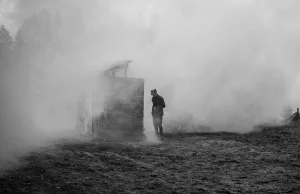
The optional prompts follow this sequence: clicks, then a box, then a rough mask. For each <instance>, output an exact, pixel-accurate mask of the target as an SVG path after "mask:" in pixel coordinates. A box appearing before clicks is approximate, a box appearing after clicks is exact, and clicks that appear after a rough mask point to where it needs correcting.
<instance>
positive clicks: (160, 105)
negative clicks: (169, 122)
mask: <svg viewBox="0 0 300 194" xmlns="http://www.w3.org/2000/svg"><path fill="white" fill-rule="evenodd" d="M151 95H152V103H153V106H152V112H151V114H152V117H153V125H154V129H155V133H156V135H157V136H158V137H159V136H160V138H161V139H163V138H164V136H163V133H164V131H163V127H162V119H163V115H164V110H163V109H164V108H165V107H166V105H165V101H164V98H163V97H161V96H160V95H158V94H157V91H156V89H154V90H151ZM158 130H159V131H158Z"/></svg>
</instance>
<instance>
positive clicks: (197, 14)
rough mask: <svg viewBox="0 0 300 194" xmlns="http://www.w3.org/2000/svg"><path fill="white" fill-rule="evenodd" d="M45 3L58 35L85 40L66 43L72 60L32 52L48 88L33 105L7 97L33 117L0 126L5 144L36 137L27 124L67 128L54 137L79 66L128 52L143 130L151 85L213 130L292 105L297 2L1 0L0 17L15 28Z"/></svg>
mask: <svg viewBox="0 0 300 194" xmlns="http://www.w3.org/2000/svg"><path fill="white" fill-rule="evenodd" d="M45 9H46V10H48V11H49V12H50V13H53V14H55V13H56V12H57V11H58V12H60V15H61V17H62V18H63V21H64V22H63V23H62V25H63V26H62V27H61V28H60V29H59V30H58V32H59V33H60V37H61V39H62V40H66V41H67V40H74V39H76V40H77V41H78V42H74V45H75V46H76V44H82V43H83V42H85V39H84V38H83V37H81V36H79V35H78V34H79V31H81V30H84V31H85V33H87V34H89V33H90V34H92V35H93V39H92V40H88V41H87V43H84V47H82V49H81V50H80V51H76V52H77V53H76V55H77V57H78V56H79V58H76V60H75V59H73V60H72V58H71V59H69V58H60V59H57V60H56V61H54V62H53V61H51V62H50V61H39V60H37V61H38V62H36V63H37V64H39V65H41V64H42V65H41V67H43V66H47V67H48V66H51V68H50V71H49V72H48V74H47V76H46V77H44V78H43V79H44V80H47V85H44V87H45V88H47V90H49V91H53V93H55V94H56V95H55V96H54V97H53V96H48V97H45V98H44V100H43V101H36V102H35V105H36V106H35V107H36V109H35V111H36V112H31V111H30V110H25V108H23V106H22V102H20V103H18V104H15V103H14V102H13V101H12V99H13V98H10V99H8V101H9V102H10V104H11V108H14V109H16V110H21V109H23V110H22V111H20V112H26V111H27V114H32V115H35V117H34V121H33V122H34V124H35V125H36V126H37V127H36V129H34V130H27V129H25V128H24V129H19V127H20V126H21V125H17V126H18V127H15V126H13V127H10V128H9V127H7V126H6V125H4V124H1V132H2V138H3V139H7V142H9V143H8V144H7V145H6V147H12V146H11V145H14V144H15V143H16V141H17V140H16V139H15V138H14V137H10V136H11V135H10V134H11V133H12V134H14V135H15V134H18V135H17V136H18V137H19V139H21V140H23V141H20V142H24V144H28V143H29V141H30V142H35V141H34V140H39V141H41V142H43V140H41V138H38V137H34V135H35V134H36V132H37V131H38V132H44V131H48V132H51V134H54V135H55V136H60V135H61V131H62V129H68V130H67V132H66V133H65V134H64V136H66V135H67V136H69V135H72V134H73V133H74V131H73V130H72V129H73V128H74V127H75V116H76V109H74V106H75V105H76V101H77V100H78V98H77V97H78V95H77V94H78V87H79V85H80V78H81V76H82V74H83V73H84V72H87V71H89V70H91V69H94V68H97V69H98V68H100V69H101V68H105V67H106V66H105V64H107V62H110V61H112V62H113V61H115V60H122V59H132V60H134V63H133V64H132V67H131V69H130V74H129V75H130V76H133V77H143V78H145V80H146V85H145V113H146V114H145V116H146V118H147V120H146V123H148V124H147V126H146V127H147V130H150V131H151V130H152V126H151V116H150V114H149V112H150V109H151V103H148V102H149V101H150V99H151V96H150V89H153V88H156V89H157V90H158V92H159V94H161V95H162V96H163V97H164V98H165V101H166V104H167V108H166V110H165V119H166V120H173V119H175V120H176V119H177V118H178V116H179V115H187V114H190V115H193V117H194V118H195V122H197V123H200V124H205V125H208V126H210V127H212V128H213V129H214V130H229V131H234V132H249V131H251V130H252V127H253V126H254V125H256V124H259V123H261V122H264V121H266V120H268V119H269V118H270V117H276V118H278V117H279V115H280V111H281V109H282V107H283V106H284V105H285V104H289V105H291V106H292V107H293V108H296V107H297V106H299V97H300V93H299V91H300V76H299V67H300V66H299V62H300V56H299V55H298V52H299V49H300V33H299V32H300V27H299V26H298V25H297V24H298V23H299V22H300V2H299V1H297V0H285V1H281V0H227V1H224V0H206V1H198V0H189V1H183V0H122V1H121V0H98V1H97V0H95V1H79V0H77V1H74V0H65V1H59V0H51V1H50V0H48V1H47V0H26V1H21V0H15V1H8V0H1V1H0V23H3V24H4V25H5V26H6V27H7V28H8V29H9V30H10V32H11V34H12V35H15V34H16V32H17V30H18V27H19V26H20V25H21V24H22V23H23V22H24V20H25V19H26V18H28V17H30V16H31V15H32V14H33V13H38V12H40V11H42V10H45ZM78 27H80V28H83V29H79V28H78ZM81 39H82V40H81ZM70 49H71V48H70ZM49 52H50V51H49ZM77 59H80V60H77ZM33 61H34V60H33ZM10 81H13V78H10ZM7 84H8V85H7V86H9V83H7ZM1 95H5V94H3V92H1ZM18 95H22V94H18ZM20 104H21V105H20ZM66 107H69V108H66ZM50 109H54V113H53V112H51V110H50ZM66 109H68V110H66ZM2 111H3V110H2ZM28 111H29V112H28ZM3 114H5V113H4V112H1V115H3ZM51 114H52V115H51ZM49 115H51V116H49ZM148 119H150V120H148ZM16 122H18V120H17V121H16ZM149 123H150V124H149ZM4 128H6V129H5V130H4ZM16 128H18V129H16ZM186 130H188V129H186ZM25 135H26V136H27V138H23V137H24V136H25ZM33 137H34V138H33ZM28 139H29V140H28ZM44 139H48V136H45V137H44ZM17 144H18V147H24V146H23V145H24V144H23V143H17ZM37 144H40V143H37Z"/></svg>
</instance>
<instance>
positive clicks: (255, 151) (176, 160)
mask: <svg viewBox="0 0 300 194" xmlns="http://www.w3.org/2000/svg"><path fill="white" fill-rule="evenodd" d="M299 151H300V129H298V128H296V127H280V128H268V129H264V130H263V131H261V132H255V133H251V134H246V135H239V134H234V133H198V134H176V135H175V134H169V135H168V136H167V137H166V139H165V140H164V141H163V143H149V142H148V143H146V142H118V143H117V142H103V141H99V140H98V141H97V140H93V141H89V142H87V141H82V142H81V143H80V142H72V141H66V140H62V141H60V142H59V143H57V145H55V146H52V147H48V148H46V149H42V150H38V151H36V152H33V153H31V154H29V155H28V156H26V157H24V158H22V160H23V161H26V164H24V165H23V166H21V167H20V168H18V169H17V170H14V171H10V172H6V173H5V174H4V175H3V176H2V177H1V178H0V193H16V194H18V193H41V194H42V193H74V194H75V193H143V194H144V193H153V194H154V193H155V194H158V193H300V152H299Z"/></svg>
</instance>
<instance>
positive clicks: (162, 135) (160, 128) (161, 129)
mask: <svg viewBox="0 0 300 194" xmlns="http://www.w3.org/2000/svg"><path fill="white" fill-rule="evenodd" d="M158 127H159V133H160V137H161V138H162V139H163V138H164V128H163V126H162V117H160V118H159V125H158Z"/></svg>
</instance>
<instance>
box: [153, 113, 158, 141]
mask: <svg viewBox="0 0 300 194" xmlns="http://www.w3.org/2000/svg"><path fill="white" fill-rule="evenodd" d="M156 120H157V119H156V118H155V117H153V126H154V130H155V135H156V136H157V137H158V126H157V121H156Z"/></svg>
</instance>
